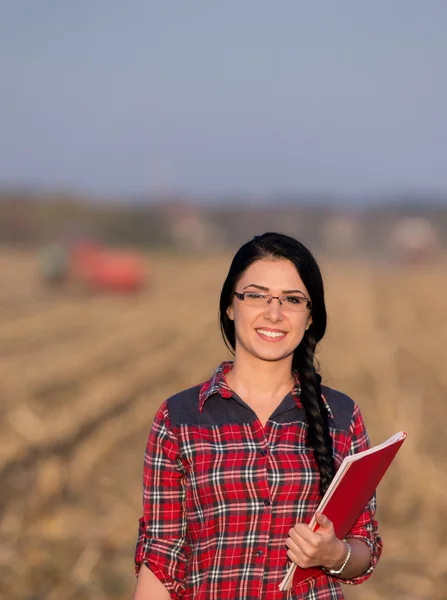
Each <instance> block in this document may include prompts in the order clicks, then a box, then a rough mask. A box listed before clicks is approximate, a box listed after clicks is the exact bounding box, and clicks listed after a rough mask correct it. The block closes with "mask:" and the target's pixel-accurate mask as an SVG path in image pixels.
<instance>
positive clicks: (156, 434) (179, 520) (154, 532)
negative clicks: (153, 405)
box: [135, 402, 190, 600]
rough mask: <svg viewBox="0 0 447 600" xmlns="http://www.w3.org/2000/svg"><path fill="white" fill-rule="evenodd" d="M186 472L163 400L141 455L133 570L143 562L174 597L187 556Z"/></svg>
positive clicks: (181, 590) (179, 592)
mask: <svg viewBox="0 0 447 600" xmlns="http://www.w3.org/2000/svg"><path fill="white" fill-rule="evenodd" d="M185 475H186V469H185V467H184V466H183V464H182V462H181V461H180V455H179V444H178V440H177V437H176V436H175V434H174V433H173V432H172V431H171V430H170V427H169V414H168V406H167V402H164V403H163V404H162V406H161V407H160V409H159V410H158V412H157V414H156V416H155V419H154V422H153V424H152V428H151V431H150V433H149V437H148V442H147V446H146V452H145V457H144V475H143V509H144V513H143V516H142V517H141V518H140V520H139V531H138V541H137V546H136V550H135V571H136V573H138V572H139V570H140V567H141V565H142V564H143V563H144V564H145V565H146V566H147V567H148V568H149V569H150V570H151V571H152V572H153V573H154V574H155V575H156V576H157V577H158V579H159V580H160V581H161V582H162V583H163V584H164V586H165V587H166V588H167V590H168V591H169V593H170V595H171V598H174V599H176V600H177V599H179V598H182V596H183V593H184V589H185V587H184V580H185V574H186V568H187V564H188V558H189V555H190V547H189V545H188V537H187V524H186V517H185V512H184V499H185Z"/></svg>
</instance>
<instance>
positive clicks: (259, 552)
mask: <svg viewBox="0 0 447 600" xmlns="http://www.w3.org/2000/svg"><path fill="white" fill-rule="evenodd" d="M263 554H264V552H263V551H262V550H258V551H257V552H256V556H262V555H263Z"/></svg>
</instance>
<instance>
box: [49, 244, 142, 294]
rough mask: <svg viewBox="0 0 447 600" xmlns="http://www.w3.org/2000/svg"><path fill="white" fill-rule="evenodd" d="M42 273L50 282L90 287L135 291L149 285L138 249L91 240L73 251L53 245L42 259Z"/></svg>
mask: <svg viewBox="0 0 447 600" xmlns="http://www.w3.org/2000/svg"><path fill="white" fill-rule="evenodd" d="M40 271H41V274H42V275H43V277H44V279H45V280H46V281H48V282H49V283H60V282H63V281H67V280H70V281H73V282H75V281H77V282H82V283H83V284H85V285H86V286H87V287H88V288H90V289H94V290H102V291H111V292H133V291H137V290H139V289H141V288H143V287H144V286H145V285H146V284H147V272H148V268H147V262H146V260H145V258H144V257H143V255H142V254H141V253H140V252H137V251H135V250H123V249H116V250H112V249H110V248H106V247H104V246H102V245H100V244H97V243H95V242H90V241H78V242H76V243H74V244H73V245H71V246H70V247H69V248H64V247H62V246H59V245H52V246H48V247H47V248H45V249H44V250H43V251H42V253H41V256H40Z"/></svg>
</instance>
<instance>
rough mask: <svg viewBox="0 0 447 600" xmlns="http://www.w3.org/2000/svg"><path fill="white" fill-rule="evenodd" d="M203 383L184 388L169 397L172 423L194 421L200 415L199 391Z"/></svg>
mask: <svg viewBox="0 0 447 600" xmlns="http://www.w3.org/2000/svg"><path fill="white" fill-rule="evenodd" d="M202 385H203V384H198V385H195V386H194V387H191V388H188V389H187V390H182V391H181V392H178V393H177V394H174V395H173V396H171V397H170V398H168V411H169V420H170V422H171V425H178V424H179V423H193V422H194V421H196V420H197V418H198V415H199V392H200V388H201V387H202Z"/></svg>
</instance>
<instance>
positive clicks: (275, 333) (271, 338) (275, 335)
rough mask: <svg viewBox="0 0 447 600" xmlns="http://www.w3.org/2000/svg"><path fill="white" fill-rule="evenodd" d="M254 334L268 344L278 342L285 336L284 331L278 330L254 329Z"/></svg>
mask: <svg viewBox="0 0 447 600" xmlns="http://www.w3.org/2000/svg"><path fill="white" fill-rule="evenodd" d="M256 333H257V334H258V335H259V337H260V338H262V339H263V340H266V341H268V342H280V341H281V340H283V339H284V338H285V337H286V335H287V332H286V331H280V330H279V329H256Z"/></svg>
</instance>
